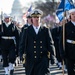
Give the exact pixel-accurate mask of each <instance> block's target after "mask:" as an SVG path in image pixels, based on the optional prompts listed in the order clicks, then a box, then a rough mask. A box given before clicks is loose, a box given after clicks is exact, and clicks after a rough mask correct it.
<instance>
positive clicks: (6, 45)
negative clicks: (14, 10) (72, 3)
mask: <svg viewBox="0 0 75 75" xmlns="http://www.w3.org/2000/svg"><path fill="white" fill-rule="evenodd" d="M42 15H43V11H42V10H40V9H34V10H32V11H31V12H29V13H28V14H27V15H26V18H27V19H26V21H27V22H26V24H25V25H23V27H21V28H20V27H19V26H20V24H21V23H18V22H16V21H14V20H12V19H11V16H10V15H7V14H6V15H4V19H3V20H2V23H1V25H0V62H3V64H2V65H3V68H4V71H5V75H14V70H15V69H14V65H15V66H16V65H18V64H19V63H22V64H23V67H24V68H25V74H26V75H51V74H50V70H49V68H50V64H51V65H54V64H56V65H57V67H58V68H59V69H60V70H61V69H62V70H63V73H62V74H63V75H64V74H65V73H67V74H68V75H75V9H74V8H73V9H70V10H69V14H68V15H69V17H68V18H66V19H64V20H63V21H61V22H59V23H57V24H56V25H55V27H54V28H50V27H47V26H44V25H43V24H42V22H41V20H42V19H41V18H42ZM17 60H18V61H17Z"/></svg>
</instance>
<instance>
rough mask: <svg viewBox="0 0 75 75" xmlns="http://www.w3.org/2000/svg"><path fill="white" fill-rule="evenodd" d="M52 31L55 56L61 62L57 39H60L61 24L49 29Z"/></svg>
mask: <svg viewBox="0 0 75 75" xmlns="http://www.w3.org/2000/svg"><path fill="white" fill-rule="evenodd" d="M51 33H52V38H53V41H54V46H55V52H56V58H57V60H58V62H62V59H61V57H60V50H59V49H60V47H59V46H60V45H59V40H60V33H61V26H59V27H55V28H53V29H52V30H51Z"/></svg>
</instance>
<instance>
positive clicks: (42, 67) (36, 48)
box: [20, 25, 55, 75]
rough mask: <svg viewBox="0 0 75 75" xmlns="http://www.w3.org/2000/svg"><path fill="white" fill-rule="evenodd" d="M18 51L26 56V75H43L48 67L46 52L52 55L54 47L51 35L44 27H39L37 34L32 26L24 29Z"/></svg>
mask: <svg viewBox="0 0 75 75" xmlns="http://www.w3.org/2000/svg"><path fill="white" fill-rule="evenodd" d="M25 30H26V31H25V33H24V34H25V35H24V36H23V39H22V40H21V45H20V50H22V51H24V52H25V54H26V57H25V58H26V62H25V69H26V75H45V74H47V73H48V72H49V71H48V67H49V59H48V56H47V55H48V51H49V52H51V53H52V54H53V55H54V51H53V50H54V49H55V48H54V45H53V40H52V37H51V34H49V33H48V29H47V28H46V27H42V26H41V27H40V29H39V32H38V34H36V33H35V31H34V28H33V26H32V25H31V26H29V27H28V28H25Z"/></svg>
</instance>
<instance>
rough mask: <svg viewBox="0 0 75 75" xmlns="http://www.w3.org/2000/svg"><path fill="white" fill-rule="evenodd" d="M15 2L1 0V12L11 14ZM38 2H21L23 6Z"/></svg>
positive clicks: (21, 0)
mask: <svg viewBox="0 0 75 75" xmlns="http://www.w3.org/2000/svg"><path fill="white" fill-rule="evenodd" d="M13 1H14V0H0V11H1V10H2V11H3V12H5V13H8V14H9V13H11V8H12V4H13ZM34 1H36V0H20V2H21V4H22V5H23V6H25V5H27V3H31V2H34Z"/></svg>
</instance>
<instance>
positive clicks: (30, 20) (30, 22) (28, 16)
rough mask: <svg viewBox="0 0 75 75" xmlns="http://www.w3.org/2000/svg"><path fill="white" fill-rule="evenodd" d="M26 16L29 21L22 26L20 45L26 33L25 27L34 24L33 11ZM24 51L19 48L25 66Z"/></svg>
mask: <svg viewBox="0 0 75 75" xmlns="http://www.w3.org/2000/svg"><path fill="white" fill-rule="evenodd" d="M26 18H27V23H26V24H25V25H24V26H23V27H22V29H21V32H20V40H19V46H20V44H21V42H22V41H21V40H22V39H23V35H24V33H25V28H27V27H29V26H30V25H32V17H31V13H30V12H29V13H28V14H27V15H26ZM23 53H24V51H22V50H20V49H19V53H18V54H19V56H20V60H22V61H23V66H25V64H24V58H23V56H22V54H23Z"/></svg>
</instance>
